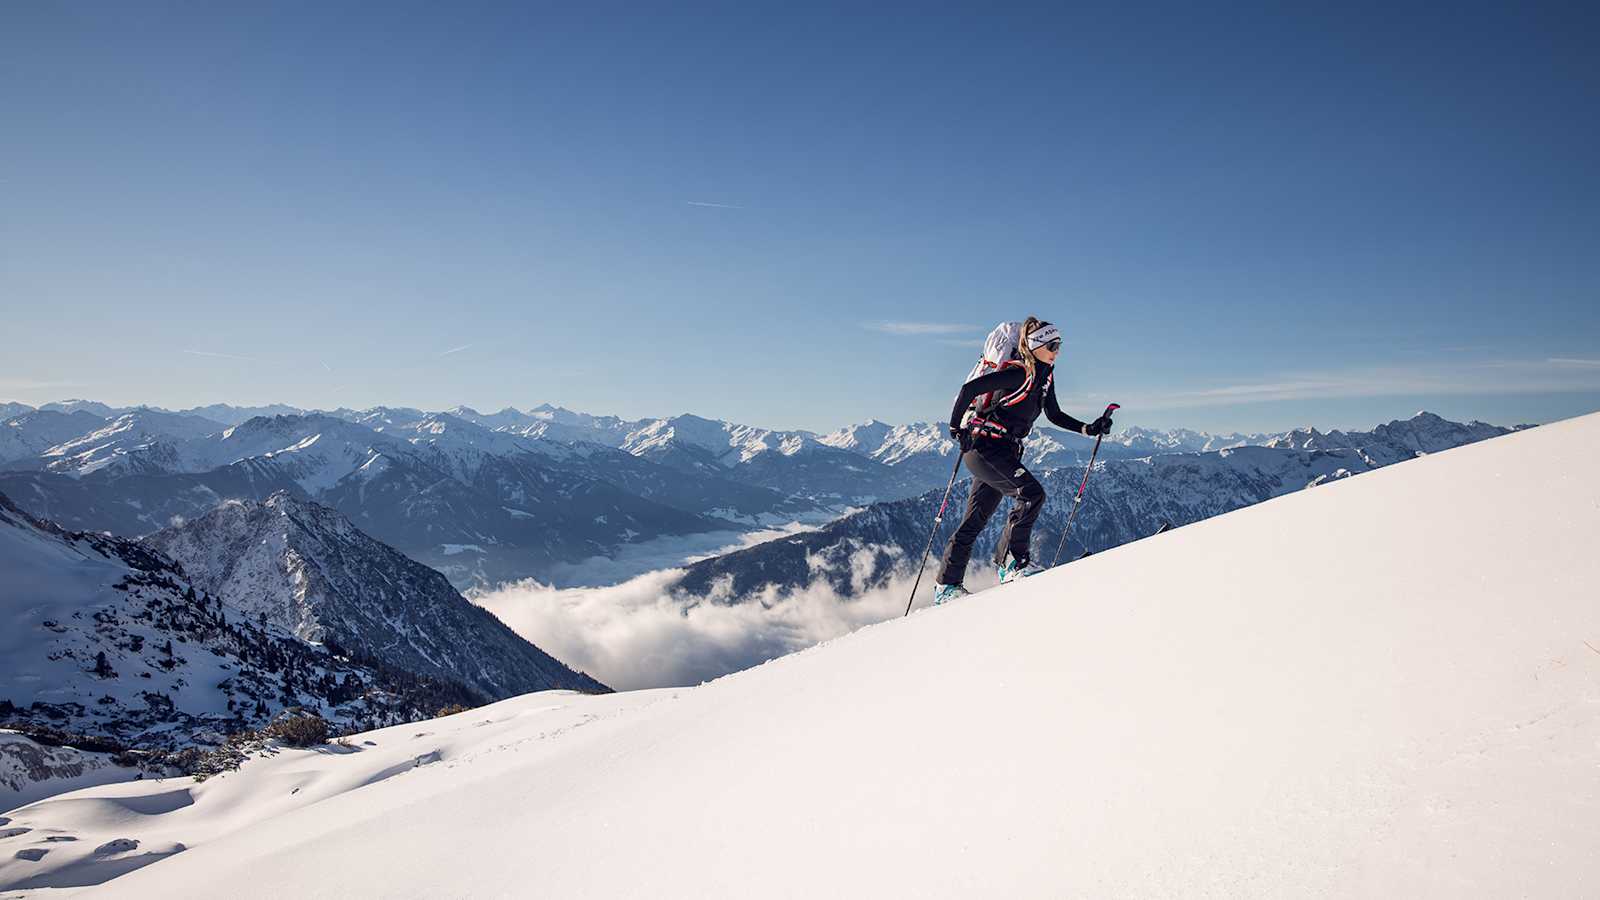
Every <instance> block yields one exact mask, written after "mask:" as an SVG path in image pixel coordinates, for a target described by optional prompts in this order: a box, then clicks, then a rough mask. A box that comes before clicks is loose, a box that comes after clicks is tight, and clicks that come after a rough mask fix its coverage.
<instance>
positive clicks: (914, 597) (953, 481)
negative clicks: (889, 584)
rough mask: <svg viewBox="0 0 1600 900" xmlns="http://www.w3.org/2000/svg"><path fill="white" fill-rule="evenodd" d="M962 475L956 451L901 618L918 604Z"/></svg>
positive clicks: (959, 456) (959, 459)
mask: <svg viewBox="0 0 1600 900" xmlns="http://www.w3.org/2000/svg"><path fill="white" fill-rule="evenodd" d="M960 474H961V450H960V448H957V449H956V467H955V468H954V469H951V470H950V483H949V484H947V485H945V487H944V499H943V500H941V501H939V514H938V515H936V516H934V517H933V530H932V531H930V532H928V546H927V547H925V548H924V549H923V551H922V563H921V564H920V565H918V566H917V580H916V581H914V582H912V584H911V596H910V597H908V598H906V611H905V614H904V615H902V616H901V617H900V618H902V619H903V618H905V617H906V616H909V615H911V604H913V603H915V602H917V588H918V587H920V586H921V585H922V570H923V569H925V568H927V567H928V554H929V553H932V552H933V539H934V538H935V537H936V536H938V534H939V523H940V522H943V521H944V508H945V507H946V506H949V505H950V492H951V491H952V490H954V489H955V486H956V476H957V475H960Z"/></svg>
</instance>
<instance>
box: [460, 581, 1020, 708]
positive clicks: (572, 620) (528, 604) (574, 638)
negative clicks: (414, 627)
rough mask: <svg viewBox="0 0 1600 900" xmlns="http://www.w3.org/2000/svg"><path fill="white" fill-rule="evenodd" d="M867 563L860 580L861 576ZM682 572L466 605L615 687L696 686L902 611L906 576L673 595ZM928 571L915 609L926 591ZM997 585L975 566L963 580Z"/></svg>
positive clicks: (507, 592) (517, 593)
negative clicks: (874, 583) (839, 585)
mask: <svg viewBox="0 0 1600 900" xmlns="http://www.w3.org/2000/svg"><path fill="white" fill-rule="evenodd" d="M864 563H865V557H863V558H861V559H860V560H859V561H858V563H856V566H857V567H858V568H861V570H862V571H861V578H857V579H853V580H856V581H857V583H860V581H861V580H862V579H864V577H865V568H864ZM681 574H682V570H681V569H662V570H659V571H655V572H649V573H646V574H644V575H640V576H638V577H635V578H632V579H630V580H628V581H626V582H623V583H621V584H617V585H612V586H610V587H594V588H556V587H551V586H549V585H545V584H540V583H538V582H535V581H531V580H530V581H522V582H518V583H516V584H510V585H504V586H502V587H500V588H498V589H496V590H493V591H488V592H482V593H476V594H474V595H473V596H472V597H471V598H470V599H471V600H472V601H473V602H474V603H477V604H478V605H479V606H482V607H483V608H485V609H487V610H489V611H490V612H492V613H494V614H495V615H496V616H498V617H499V618H500V619H501V621H503V622H505V623H506V624H507V625H508V626H510V627H511V628H512V630H514V631H516V632H517V633H518V634H520V635H522V636H523V637H524V638H527V639H528V640H529V641H532V642H533V643H534V644H536V645H537V646H538V647H540V648H541V649H543V650H544V651H546V652H547V653H550V654H551V655H553V656H555V657H556V658H557V659H559V660H561V661H562V662H564V663H566V664H567V665H569V666H571V667H573V668H575V669H581V670H582V671H584V672H586V673H588V674H589V675H591V676H593V677H595V678H598V679H599V680H600V681H602V682H605V683H606V684H608V685H610V686H612V687H614V688H616V689H618V690H635V689H639V688H650V687H668V686H682V685H693V684H698V683H700V682H702V681H709V680H711V679H713V678H717V677H719V676H722V675H726V674H728V673H730V672H737V671H739V670H741V669H747V668H749V667H751V666H754V665H759V664H761V663H763V662H766V661H767V660H770V659H773V658H776V657H779V656H784V655H786V654H789V653H793V652H795V651H796V650H803V649H805V648H807V647H810V646H812V645H814V644H817V643H820V642H822V641H827V640H832V639H833V638H837V637H840V636H843V635H846V634H849V633H850V632H852V631H855V630H856V629H857V628H861V627H862V626H865V625H871V624H874V623H877V622H882V621H884V620H886V619H891V618H894V617H895V616H898V615H900V614H902V613H903V612H905V607H906V596H907V595H908V594H909V592H910V590H911V581H912V579H911V577H910V576H909V575H907V576H904V577H900V578H895V579H892V580H891V581H890V582H889V583H888V584H886V585H884V586H882V587H879V588H876V589H873V590H870V591H866V592H864V593H862V594H860V595H858V596H853V597H841V596H840V595H839V593H838V592H837V591H835V590H834V589H833V588H832V587H831V586H830V585H829V583H828V581H827V579H826V578H823V577H821V576H820V573H819V577H818V578H816V579H815V580H814V581H813V582H812V583H811V584H810V585H808V586H807V587H805V588H802V589H799V590H794V591H785V592H782V593H780V592H778V591H777V590H776V589H770V588H769V589H767V590H765V591H762V592H760V593H757V594H754V595H751V596H746V597H740V598H737V601H736V602H729V601H730V599H731V598H728V597H726V596H725V595H719V592H717V591H715V590H714V591H713V592H712V594H711V595H709V596H705V597H681V596H675V595H674V594H673V592H672V586H673V585H674V584H675V583H676V582H677V580H678V578H679V576H680V575H681ZM932 581H933V577H932V567H931V566H930V567H929V573H928V574H927V575H926V576H924V577H923V579H922V585H921V587H920V588H919V589H918V597H917V603H918V605H919V606H921V605H923V604H926V603H927V602H928V598H929V596H930V595H931V593H932V589H933V586H932ZM993 581H994V573H993V571H992V570H989V571H979V570H978V567H977V566H974V571H973V573H972V577H969V578H968V579H967V584H968V586H969V587H971V588H972V589H974V590H977V589H979V588H981V587H983V586H985V585H987V584H992V583H993Z"/></svg>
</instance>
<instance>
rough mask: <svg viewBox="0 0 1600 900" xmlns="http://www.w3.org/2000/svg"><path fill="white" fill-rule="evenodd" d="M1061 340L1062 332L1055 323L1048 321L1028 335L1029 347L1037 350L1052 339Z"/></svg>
mask: <svg viewBox="0 0 1600 900" xmlns="http://www.w3.org/2000/svg"><path fill="white" fill-rule="evenodd" d="M1059 340H1061V332H1059V331H1057V330H1056V327H1055V326H1054V325H1051V324H1050V323H1049V322H1046V323H1044V324H1043V325H1040V326H1039V329H1038V330H1037V331H1035V332H1034V333H1033V334H1030V335H1028V349H1029V350H1037V349H1039V348H1040V347H1043V346H1044V345H1045V344H1048V343H1050V342H1051V341H1059Z"/></svg>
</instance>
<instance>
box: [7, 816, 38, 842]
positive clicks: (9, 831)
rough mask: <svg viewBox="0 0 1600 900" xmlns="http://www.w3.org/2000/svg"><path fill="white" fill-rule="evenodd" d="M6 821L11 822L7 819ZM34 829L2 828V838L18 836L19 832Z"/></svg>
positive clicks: (24, 832) (22, 832) (23, 832)
mask: <svg viewBox="0 0 1600 900" xmlns="http://www.w3.org/2000/svg"><path fill="white" fill-rule="evenodd" d="M6 821H7V822H9V821H11V820H10V819H7V820H6ZM32 830H33V829H32V828H0V838H8V837H16V836H17V835H19V834H27V833H28V832H30V831H32Z"/></svg>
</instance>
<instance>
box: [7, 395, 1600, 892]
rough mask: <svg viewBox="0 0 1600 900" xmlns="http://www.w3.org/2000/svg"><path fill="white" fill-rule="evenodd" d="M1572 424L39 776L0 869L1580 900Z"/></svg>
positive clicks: (42, 881)
mask: <svg viewBox="0 0 1600 900" xmlns="http://www.w3.org/2000/svg"><path fill="white" fill-rule="evenodd" d="M1597 445H1600V415H1594V416H1588V417H1585V418H1582V419H1576V420H1571V421H1568V422H1563V423H1558V424H1553V425H1547V426H1544V427H1541V428H1539V429H1536V430H1534V431H1530V432H1523V433H1519V434H1514V435H1510V436H1507V437H1502V438H1495V439H1492V440H1490V441H1487V442H1484V443H1481V444H1477V445H1473V446H1468V447H1463V448H1460V449H1456V450H1451V451H1448V452H1446V453H1441V454H1437V455H1433V456H1429V457H1427V458H1424V459H1419V460H1416V461H1414V462H1407V463H1404V464H1401V465H1396V466H1391V467H1388V468H1385V469H1381V470H1379V471H1375V472H1371V473H1368V474H1366V475H1364V476H1363V477H1361V478H1357V479H1347V480H1343V481H1338V482H1334V483H1331V484H1328V485H1325V486H1323V487H1320V488H1318V489H1317V490H1315V491H1305V492H1300V493H1296V494H1292V495H1288V496H1284V497H1280V498H1277V499H1273V500H1269V501H1266V502H1264V503H1261V504H1259V505H1256V506H1253V507H1250V508H1247V509H1244V510H1240V511H1238V512H1234V513H1230V514H1227V515H1223V516H1219V517H1217V518H1214V519H1210V520H1207V521H1204V522H1200V523H1197V524H1195V525H1191V526H1188V527H1186V528H1183V529H1179V530H1177V531H1174V532H1171V533H1169V534H1164V535H1160V536H1157V537H1153V538H1151V539H1149V540H1145V541H1140V542H1138V543H1136V544H1130V545H1127V546H1124V547H1120V548H1116V549H1114V550H1110V551H1106V552H1104V553H1101V554H1097V555H1095V556H1093V557H1090V558H1087V559H1084V560H1082V561H1079V562H1076V563H1073V564H1072V565H1071V566H1068V567H1066V568H1063V569H1061V570H1058V571H1054V572H1050V573H1047V574H1045V575H1042V576H1039V577H1037V578H1034V579H1030V580H1028V581H1025V582H1022V583H1019V584H1016V585H1006V586H1002V587H999V588H996V589H994V590H992V591H988V592H984V593H980V594H977V595H975V596H973V597H970V598H966V599H964V600H961V601H958V602H956V603H953V604H950V605H949V606H946V607H943V608H939V609H923V610H921V611H919V612H917V613H916V614H914V615H912V616H911V617H910V618H908V619H897V620H894V621H890V622H886V623H883V624H881V625H877V626H872V627H868V628H864V629H861V630H860V631H857V632H855V633H854V634H851V635H849V636H846V637H842V638H840V639H838V640H835V641H833V642H831V643H828V644H825V645H819V646H816V647H812V648H810V649H808V650H805V651H802V652H799V653H795V654H792V655H789V656H786V657H783V658H781V659H777V660H774V661H772V662H769V663H767V664H765V665H762V666H759V667H756V668H754V669H751V670H749V671H746V672H741V673H737V674H735V675H731V676H728V677H725V678H722V679H719V680H717V681H715V682H711V683H709V684H706V685H702V686H700V687H696V688H685V689H659V690H652V691H638V692H630V693H623V694H617V695H609V696H599V697H585V696H578V695H570V694H562V693H544V694H530V695H524V696H522V697H517V698H513V699H511V700H506V701H502V702H500V703H497V704H494V705H491V706H488V707H483V708H480V709H476V710H471V711H469V712H465V713H460V714H457V715H455V716H451V717H447V718H443V719H438V720H434V721H431V722H421V723H415V724H411V725H403V726H395V727H393V728H387V729H382V730H380V731H376V732H371V733H368V734H365V735H358V736H355V737H354V738H352V739H351V743H352V744H353V745H354V746H353V747H351V748H342V747H338V746H336V745H326V746H323V747H319V748H315V749H312V750H285V751H283V752H281V753H279V754H277V755H276V756H272V757H268V758H261V759H256V760H252V761H251V762H249V763H248V764H247V765H246V766H245V768H244V769H243V770H242V771H240V772H237V773H232V774H227V775H224V776H221V777H218V778H214V779H211V780H209V781H207V782H204V783H201V784H195V783H193V782H191V781H175V780H167V781H162V782H150V781H147V782H132V783H124V784H117V785H109V786H101V787H94V788H88V789H85V790H81V791H77V792H75V793H72V794H67V795H63V796H59V797H55V798H51V799H48V800H45V801H42V802H40V803H36V804H33V805H31V806H28V807H25V808H23V809H20V810H15V811H11V812H7V813H5V814H4V816H0V820H3V821H0V835H7V834H8V833H9V836H4V837H0V851H4V854H3V856H0V888H4V889H10V890H16V889H19V888H22V889H25V890H24V891H23V894H27V893H28V891H27V890H26V889H27V888H30V887H44V886H46V885H49V884H59V885H63V886H68V885H73V884H76V885H89V884H94V883H102V882H104V881H105V880H106V879H108V878H113V877H114V878H115V881H114V882H112V883H113V884H114V885H115V891H116V894H117V896H133V897H146V896H148V897H157V896H159V897H163V898H166V897H208V898H209V897H217V896H228V897H230V898H238V900H244V898H251V897H273V898H277V897H284V896H306V897H343V896H386V897H437V896H473V897H479V896H561V897H574V896H582V897H611V896H673V897H676V896H697V897H748V896H758V895H760V896H817V895H820V894H827V895H833V896H847V897H857V896H860V897H868V896H872V897H878V896H918V897H946V896H950V897H954V896H1004V897H1056V896H1086V897H1090V896H1092V897H1129V898H1132V897H1321V896H1328V897H1345V896H1359V897H1378V896H1382V897H1440V898H1445V897H1449V898H1456V897H1505V896H1538V897H1555V896H1574V897H1576V896H1592V895H1593V889H1594V886H1595V884H1596V883H1600V854H1596V853H1595V850H1594V848H1595V847H1596V846H1600V778H1596V777H1595V771H1596V768H1595V767H1596V764H1597V762H1600V653H1596V652H1595V651H1594V648H1595V647H1597V646H1600V604H1597V603H1596V602H1595V600H1596V595H1595V586H1596V585H1597V584H1600V556H1597V555H1596V554H1595V553H1594V537H1595V535H1596V534H1600V470H1596V468H1595V467H1594V466H1593V461H1592V459H1591V457H1592V455H1593V448H1594V447H1595V446H1597ZM1485 496H1493V497H1499V498H1515V502H1507V503H1502V504H1500V505H1499V506H1498V507H1497V508H1496V509H1495V511H1494V513H1495V514H1494V515H1493V516H1491V517H1485V516H1484V515H1483V512H1484V508H1483V506H1482V502H1483V498H1484V497H1485ZM49 838H77V840H73V841H55V842H50V841H49V840H48V839H49ZM135 842H137V843H135ZM25 850H27V851H34V852H30V853H28V854H27V855H14V854H19V853H20V852H21V851H25ZM38 851H44V852H43V853H40V852H38ZM30 857H31V858H30ZM65 893H68V894H70V893H71V892H70V891H68V892H65ZM57 895H58V894H55V893H52V894H51V896H57ZM6 896H13V895H12V894H7V895H6Z"/></svg>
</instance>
